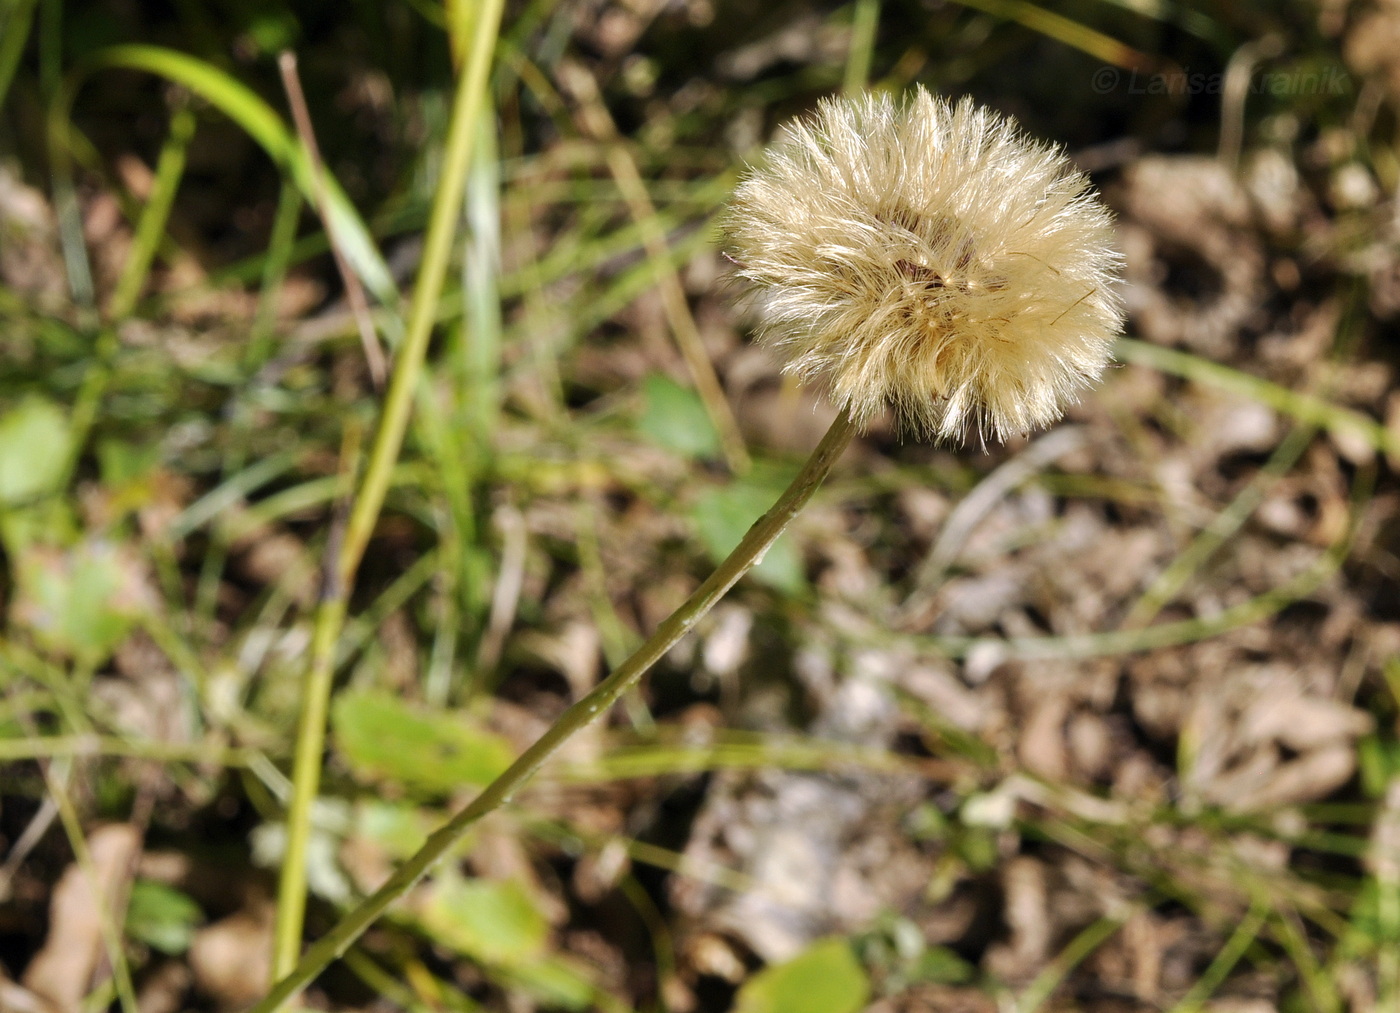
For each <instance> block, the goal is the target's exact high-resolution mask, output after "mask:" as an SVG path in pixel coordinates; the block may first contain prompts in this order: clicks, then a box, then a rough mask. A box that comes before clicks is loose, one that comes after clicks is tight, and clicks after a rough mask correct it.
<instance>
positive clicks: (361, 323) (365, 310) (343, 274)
mask: <svg viewBox="0 0 1400 1013" xmlns="http://www.w3.org/2000/svg"><path fill="white" fill-rule="evenodd" d="M277 69H278V70H279V71H280V72H281V74H282V87H283V88H284V89H285V90H286V92H287V105H288V106H290V107H291V110H292V122H293V123H294V124H296V128H297V135H298V136H299V137H301V143H302V144H303V145H305V147H306V157H307V158H308V159H310V161H311V184H312V190H313V193H314V196H315V198H316V213H317V214H318V215H320V216H321V224H322V225H323V226H324V227H325V229H326V239H327V241H328V242H329V243H330V247H331V256H332V257H333V258H334V259H335V269H336V270H337V271H339V272H340V280H341V283H342V284H344V286H345V300H346V302H348V303H349V304H350V312H351V313H352V314H353V315H354V317H355V326H356V327H358V328H359V331H360V344H361V346H363V348H364V350H365V362H367V363H368V364H369V376H370V380H372V381H373V383H374V389H375V390H377V391H382V390H383V389H384V378H385V376H386V375H387V374H388V366H387V365H386V363H385V361H384V350H383V349H382V348H380V347H379V337H378V335H377V334H376V333H375V330H374V319H373V318H372V317H371V316H370V312H369V301H368V300H367V299H366V298H365V290H364V286H362V285H361V284H360V279H359V277H358V276H357V275H356V274H355V272H354V271H352V270H350V262H349V261H348V260H346V259H345V254H344V253H343V252H342V251H341V248H340V239H339V237H338V236H336V234H335V227H334V226H333V225H332V224H331V216H330V214H329V213H328V210H327V207H326V178H325V169H324V167H323V166H322V163H321V149H320V147H319V146H318V145H317V144H316V130H315V128H314V127H313V126H312V125H311V110H310V109H308V108H307V105H306V95H305V93H304V92H303V91H302V90H301V79H300V78H299V77H298V76H297V57H296V54H295V53H293V52H292V51H291V50H290V49H284V50H282V52H281V53H279V54H278V55H277Z"/></svg>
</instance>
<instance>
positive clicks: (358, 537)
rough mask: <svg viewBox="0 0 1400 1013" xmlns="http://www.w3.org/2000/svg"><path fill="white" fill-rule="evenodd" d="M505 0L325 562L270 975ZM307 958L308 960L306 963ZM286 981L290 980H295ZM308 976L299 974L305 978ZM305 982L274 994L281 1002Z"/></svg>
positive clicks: (475, 48) (289, 935) (483, 54)
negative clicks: (329, 561)
mask: <svg viewBox="0 0 1400 1013" xmlns="http://www.w3.org/2000/svg"><path fill="white" fill-rule="evenodd" d="M503 6H504V0H483V3H482V5H481V7H480V8H479V9H478V11H477V20H476V31H475V34H474V35H473V37H472V50H471V53H470V55H469V57H468V59H467V62H466V66H465V68H464V69H463V71H462V75H461V78H460V80H459V82H458V86H457V93H456V96H455V97H454V99H453V105H452V119H451V124H450V126H449V129H448V135H447V144H446V150H445V151H444V153H443V154H444V157H443V165H442V178H441V181H440V183H439V185H438V189H437V194H436V195H435V197H434V202H433V210H432V215H431V217H430V218H429V220H428V232H427V236H426V238H425V240H424V244H423V261H422V263H421V265H420V266H419V269H418V280H417V284H416V285H415V286H414V289H413V299H412V304H411V305H410V307H409V314H408V325H407V332H406V334H405V335H404V340H403V342H402V344H401V345H400V346H399V348H398V351H397V354H396V356H395V360H394V372H393V377H392V379H391V380H390V383H389V392H388V394H387V395H386V397H385V401H384V410H383V413H382V415H381V421H380V424H379V430H378V432H377V433H376V434H375V440H374V446H373V448H372V449H371V451H370V459H369V465H368V467H367V468H366V470H365V476H364V481H363V483H362V484H361V486H360V488H359V490H358V492H357V494H356V496H355V502H354V504H353V506H352V507H351V510H350V519H349V521H348V523H347V524H346V528H345V535H344V538H343V540H341V542H340V550H339V553H338V555H337V556H336V557H335V560H334V564H333V566H331V567H328V568H327V572H326V582H325V587H323V588H322V592H321V594H322V600H321V604H320V606H319V607H318V608H317V610H316V622H315V628H314V631H313V633H312V658H311V667H310V671H309V673H308V675H307V680H306V684H305V686H304V688H303V691H302V705H301V714H300V717H299V719H298V722H297V746H296V759H295V765H294V767H293V776H292V801H291V804H290V806H289V808H288V810H287V850H286V854H285V856H284V858H283V862H282V874H281V879H280V882H279V884H278V891H277V921H276V926H275V928H274V932H273V940H274V942H273V974H274V976H275V977H280V976H282V975H285V974H287V972H288V971H289V970H290V969H291V968H292V967H293V966H294V965H296V964H297V955H298V953H299V952H300V950H301V933H302V925H303V922H304V920H305V915H306V842H307V841H308V840H309V838H310V834H311V810H312V805H313V803H314V802H315V800H316V795H317V793H318V791H319V790H320V781H321V754H322V752H323V750H324V748H325V741H326V714H327V712H328V710H329V701H330V691H331V682H332V676H333V674H334V671H335V645H336V642H337V641H338V640H339V639H340V632H341V629H342V628H343V626H344V623H345V615H346V610H347V605H348V601H349V597H350V589H351V587H352V585H353V583H354V580H355V572H356V570H358V569H359V565H360V559H361V557H362V556H363V555H364V551H365V546H366V545H367V544H368V543H369V539H370V535H371V533H372V532H373V531H374V527H375V524H376V523H377V522H378V520H379V512H380V510H381V509H382V508H383V506H384V497H385V494H386V493H387V492H388V489H389V484H390V480H391V479H392V477H393V472H394V465H395V462H396V461H397V460H398V456H399V451H400V449H401V448H402V446H403V440H404V433H405V432H406V431H407V429H408V419H409V414H410V412H411V410H412V407H413V395H414V391H415V390H416V388H417V386H418V382H419V378H420V376H421V375H422V371H423V360H424V357H425V355H426V353H427V350H428V339H429V338H430V337H431V335H432V330H433V323H434V322H435V320H436V315H437V304H438V298H439V296H441V294H442V288H443V280H444V278H445V277H446V274H447V265H448V261H449V260H450V259H451V254H452V244H453V242H454V240H455V239H456V236H457V231H458V228H457V227H458V223H459V220H460V218H461V211H462V192H463V188H464V185H465V180H466V175H467V168H468V166H469V165H470V162H471V153H472V142H473V141H474V140H475V138H476V134H477V127H478V119H479V116H480V113H481V108H482V103H483V101H484V99H485V95H486V87H487V81H488V71H489V69H490V66H491V54H492V51H493V49H494V48H495V43H496V36H497V32H498V30H499V28H500V22H501V11H502V8H503ZM302 963H303V964H304V963H306V961H305V960H303V961H302ZM287 980H291V979H290V978H289V979H287ZM305 980H308V979H303V982H302V983H304V981H305ZM298 988H300V984H297V985H293V986H292V987H290V988H287V989H285V990H283V991H281V992H280V993H278V994H277V1000H276V1003H274V1004H273V1005H271V1006H266V1008H267V1009H269V1010H270V1009H275V1008H276V1006H277V1005H278V1004H280V1003H281V1002H282V1001H284V1000H285V999H287V998H289V997H290V996H291V995H292V994H293V993H294V992H295V991H296V990H297V989H298Z"/></svg>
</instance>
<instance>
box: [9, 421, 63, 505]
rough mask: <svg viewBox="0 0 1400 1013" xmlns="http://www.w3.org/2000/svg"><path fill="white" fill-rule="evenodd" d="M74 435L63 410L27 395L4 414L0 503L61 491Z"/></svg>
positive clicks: (13, 502)
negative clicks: (59, 486)
mask: <svg viewBox="0 0 1400 1013" xmlns="http://www.w3.org/2000/svg"><path fill="white" fill-rule="evenodd" d="M71 440H72V435H71V433H70V432H69V430H68V419H67V417H66V416H65V415H64V414H63V410H62V409H60V408H59V407H58V406H57V405H55V404H54V403H53V402H52V401H46V400H44V399H43V398H39V397H27V398H25V399H24V400H23V401H21V402H20V403H19V404H17V405H16V406H15V407H14V408H12V409H10V410H9V411H8V412H6V413H5V415H4V417H3V418H0V507H5V506H14V505H17V504H21V503H23V502H25V501H26V500H30V499H34V498H35V497H37V496H43V495H46V494H48V493H53V492H57V491H58V483H59V482H61V481H62V480H63V472H64V467H65V462H66V461H67V459H68V451H69V444H70V442H71Z"/></svg>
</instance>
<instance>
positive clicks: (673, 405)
mask: <svg viewBox="0 0 1400 1013" xmlns="http://www.w3.org/2000/svg"><path fill="white" fill-rule="evenodd" d="M642 398H643V404H644V407H643V409H642V417H641V419H639V420H638V422H637V429H638V430H639V431H640V432H641V433H642V435H644V436H646V437H647V438H648V439H650V440H651V441H652V442H653V443H655V444H657V445H658V446H660V447H664V448H665V449H667V450H670V451H674V452H675V453H677V454H683V455H685V456H686V457H692V458H701V457H715V456H716V455H718V454H719V452H720V444H719V434H718V433H717V432H715V427H714V424H713V423H712V422H711V421H710V416H709V413H708V412H706V411H705V403H704V402H703V401H701V400H700V395H699V394H697V393H696V392H695V391H693V390H691V389H690V388H689V387H682V386H681V385H680V384H678V383H676V382H675V381H674V380H672V379H671V378H670V377H668V376H662V375H661V374H660V373H652V374H651V375H650V376H648V377H647V378H646V379H645V380H644V381H642Z"/></svg>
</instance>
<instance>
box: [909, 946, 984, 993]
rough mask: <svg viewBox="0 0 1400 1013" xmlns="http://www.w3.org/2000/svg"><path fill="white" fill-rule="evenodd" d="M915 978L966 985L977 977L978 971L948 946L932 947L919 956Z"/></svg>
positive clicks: (915, 968)
mask: <svg viewBox="0 0 1400 1013" xmlns="http://www.w3.org/2000/svg"><path fill="white" fill-rule="evenodd" d="M913 970H914V977H915V978H917V979H919V980H920V981H936V982H938V983H940V984H943V985H965V984H967V983H968V982H969V981H971V980H972V979H973V978H975V977H976V976H977V969H976V968H975V967H973V966H972V965H971V964H969V963H968V962H967V961H966V960H964V959H963V958H962V957H960V956H958V955H957V954H956V953H954V952H953V951H952V950H950V949H948V948H947V947H946V946H932V947H930V948H929V949H927V950H925V951H924V952H923V953H922V954H920V955H919V959H918V960H917V961H916V963H915V965H914V969H913Z"/></svg>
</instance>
